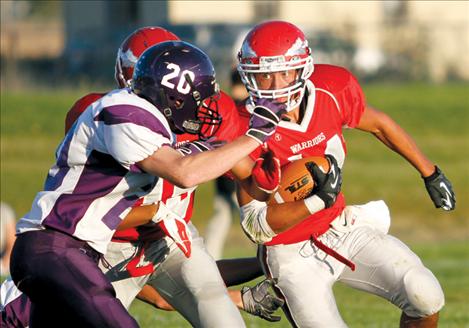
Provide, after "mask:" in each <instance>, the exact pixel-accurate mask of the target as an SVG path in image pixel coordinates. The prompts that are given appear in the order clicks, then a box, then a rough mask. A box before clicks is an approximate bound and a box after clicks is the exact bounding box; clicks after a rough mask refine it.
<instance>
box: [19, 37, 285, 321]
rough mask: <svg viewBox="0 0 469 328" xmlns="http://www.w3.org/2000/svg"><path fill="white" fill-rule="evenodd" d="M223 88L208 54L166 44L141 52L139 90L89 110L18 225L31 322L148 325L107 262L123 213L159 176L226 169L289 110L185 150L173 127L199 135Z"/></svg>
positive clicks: (172, 178)
mask: <svg viewBox="0 0 469 328" xmlns="http://www.w3.org/2000/svg"><path fill="white" fill-rule="evenodd" d="M217 93H218V89H217V83H216V81H215V73H214V69H213V65H212V64H211V62H210V60H209V59H208V57H207V56H206V55H205V54H204V53H203V52H202V51H200V50H199V49H197V48H196V47H194V46H192V45H190V44H188V43H185V42H165V43H162V44H160V45H157V46H154V47H151V48H149V49H148V50H147V51H146V52H145V53H144V54H143V55H142V56H141V57H140V59H139V61H138V62H137V65H136V69H135V72H134V76H133V85H132V88H131V89H119V90H114V91H112V92H110V93H108V94H107V95H105V96H104V97H103V98H101V99H100V100H98V101H96V102H95V103H93V104H92V105H91V106H90V107H89V108H88V109H87V110H86V111H85V112H84V113H83V114H82V115H81V116H80V117H79V119H78V120H77V122H76V123H75V125H74V126H73V127H72V129H71V130H70V132H69V133H68V134H67V135H66V137H65V138H64V139H63V141H62V142H61V144H60V145H59V147H58V149H57V152H56V159H57V160H56V163H55V165H54V166H53V167H52V168H51V169H50V170H49V174H48V176H47V179H46V182H45V186H44V190H43V191H41V192H39V193H38V194H37V196H36V198H35V200H34V202H33V205H32V208H31V211H30V212H29V213H28V214H26V215H25V216H24V217H23V218H22V219H21V220H20V221H19V223H18V226H17V233H18V238H17V240H16V242H15V246H14V249H13V254H12V264H11V273H12V278H13V280H14V282H15V284H16V285H17V286H18V288H19V289H20V290H21V291H23V292H24V293H25V294H26V295H28V296H29V297H30V299H31V302H32V305H31V315H30V326H31V327H57V326H67V327H85V326H94V327H137V326H138V325H137V323H136V321H135V320H134V319H133V318H132V317H131V316H130V315H129V314H128V313H127V311H126V309H125V308H124V307H123V305H122V304H121V303H120V302H119V301H118V300H117V299H116V298H115V294H114V290H113V288H112V286H111V284H110V283H109V281H108V280H107V279H106V278H105V276H104V274H103V273H102V272H101V270H100V269H99V268H98V265H97V263H98V261H99V259H100V258H101V256H102V254H103V253H105V251H106V248H107V245H108V243H109V241H110V238H111V236H112V234H113V232H114V231H115V229H116V227H117V226H118V225H119V223H120V221H121V219H122V218H123V217H124V216H125V215H126V214H127V213H128V212H129V210H130V207H131V206H132V204H133V203H134V202H135V201H136V200H137V199H138V198H140V197H142V196H145V195H146V194H147V193H148V192H149V191H150V190H151V189H152V186H154V185H155V184H156V183H157V181H158V178H159V177H162V178H165V179H167V180H168V181H169V182H171V183H173V184H174V185H176V186H179V187H183V188H188V187H192V186H195V185H198V184H200V183H203V182H205V181H209V180H211V179H213V178H215V177H217V176H219V175H221V174H223V173H224V172H226V171H227V170H229V169H230V168H231V167H232V166H233V165H234V164H235V163H236V162H238V161H239V160H240V159H242V158H243V157H245V156H247V155H248V154H249V153H250V152H251V151H253V150H254V149H255V148H257V147H258V145H259V144H261V143H263V142H264V141H265V140H267V139H268V138H269V137H270V135H272V133H273V132H274V131H275V128H276V126H277V124H278V122H279V116H280V115H281V114H282V113H283V111H284V106H282V105H278V104H275V103H273V102H262V103H260V104H259V106H258V107H256V109H255V110H254V114H253V119H252V120H251V124H250V129H249V130H248V131H247V132H246V134H245V135H243V136H241V137H239V138H237V139H236V140H235V141H233V142H231V143H229V144H227V145H225V146H222V147H219V148H218V149H214V150H210V151H206V152H202V153H199V154H194V155H191V156H182V155H181V153H179V152H178V151H176V150H174V149H173V148H172V147H171V146H172V145H174V142H175V140H174V135H173V133H181V132H188V133H193V134H197V133H199V131H200V128H201V126H202V122H203V121H204V120H205V119H207V117H200V116H199V112H201V111H200V109H201V108H202V107H203V106H204V100H206V99H209V98H210V97H213V96H215V95H216V94H217ZM206 112H207V111H205V113H206ZM209 112H210V111H209ZM208 119H212V118H208ZM205 148H213V147H212V146H211V145H210V144H209V143H206V144H205ZM160 219H161V217H160ZM238 316H239V313H238ZM233 320H234V321H235V323H237V322H239V326H242V325H243V322H242V319H241V317H240V316H239V318H233Z"/></svg>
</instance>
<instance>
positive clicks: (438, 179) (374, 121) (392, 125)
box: [357, 106, 456, 210]
mask: <svg viewBox="0 0 469 328" xmlns="http://www.w3.org/2000/svg"><path fill="white" fill-rule="evenodd" d="M357 128H358V129H360V130H362V131H366V132H370V133H372V134H373V135H374V136H375V137H376V138H378V139H379V140H380V141H381V142H382V143H384V144H385V145H386V146H388V147H389V148H390V149H392V150H393V151H395V152H396V153H398V154H399V155H401V156H402V157H404V158H405V159H406V160H407V161H408V162H409V163H410V164H412V166H414V167H415V168H416V169H417V170H418V171H419V172H420V175H421V176H422V178H423V179H424V182H425V186H426V188H427V191H428V193H429V195H430V197H431V199H432V201H433V203H434V204H435V206H436V207H441V208H443V209H444V210H453V209H454V207H455V203H456V200H455V195H454V192H453V190H452V186H451V183H450V182H449V180H448V179H447V178H446V177H445V176H444V174H443V173H442V172H441V170H440V169H439V168H438V167H437V166H436V165H435V164H434V163H432V162H431V161H430V160H429V159H428V158H427V157H426V156H425V155H424V154H423V152H422V151H421V150H420V149H419V148H418V146H417V144H416V143H415V141H414V140H413V139H412V138H411V137H410V135H409V134H407V132H405V131H404V129H403V128H401V127H400V126H399V125H398V124H397V123H396V122H395V121H394V120H393V119H392V118H390V117H389V116H388V115H386V114H385V113H383V112H380V111H378V110H376V109H373V108H371V107H369V106H367V107H366V108H365V111H364V113H363V115H362V117H361V119H360V122H359V124H358V125H357Z"/></svg>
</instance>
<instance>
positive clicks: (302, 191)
mask: <svg viewBox="0 0 469 328" xmlns="http://www.w3.org/2000/svg"><path fill="white" fill-rule="evenodd" d="M309 162H314V163H316V164H317V165H318V166H319V167H320V168H321V169H322V170H323V171H324V172H328V171H329V162H328V161H327V159H326V158H325V157H319V156H313V157H307V158H301V159H298V160H296V161H294V162H291V163H288V164H286V165H285V166H283V167H282V177H281V180H280V185H279V187H278V189H277V191H276V192H275V194H274V197H273V199H272V200H271V202H276V203H284V202H293V201H296V200H300V199H303V198H305V197H307V196H308V195H309V194H310V193H311V191H312V190H313V188H314V180H313V177H312V176H311V174H310V173H309V171H308V169H307V168H306V163H309Z"/></svg>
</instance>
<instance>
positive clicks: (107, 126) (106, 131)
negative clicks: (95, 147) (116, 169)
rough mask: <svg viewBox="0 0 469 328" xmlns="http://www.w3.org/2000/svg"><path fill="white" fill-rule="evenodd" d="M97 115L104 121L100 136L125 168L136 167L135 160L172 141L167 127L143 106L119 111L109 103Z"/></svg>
mask: <svg viewBox="0 0 469 328" xmlns="http://www.w3.org/2000/svg"><path fill="white" fill-rule="evenodd" d="M114 107H115V106H114ZM99 116H100V119H102V120H103V121H104V128H103V136H104V142H105V145H106V148H107V150H108V152H109V154H110V155H111V156H113V157H114V158H115V159H116V160H117V161H118V162H119V163H121V165H122V166H124V167H125V168H127V169H134V168H136V167H133V165H134V164H135V163H137V162H139V161H141V160H144V159H145V158H147V157H148V156H150V155H152V154H153V153H154V152H155V151H156V150H158V149H159V148H161V147H162V146H163V145H171V144H172V143H173V140H172V134H171V132H170V131H169V128H168V127H166V126H165V124H163V122H162V121H160V119H159V118H158V117H156V116H154V115H153V114H152V113H150V112H148V111H146V110H144V109H142V108H138V107H133V106H125V108H124V110H122V109H120V108H113V107H112V106H111V107H108V108H104V109H103V111H102V112H101V113H100V114H99Z"/></svg>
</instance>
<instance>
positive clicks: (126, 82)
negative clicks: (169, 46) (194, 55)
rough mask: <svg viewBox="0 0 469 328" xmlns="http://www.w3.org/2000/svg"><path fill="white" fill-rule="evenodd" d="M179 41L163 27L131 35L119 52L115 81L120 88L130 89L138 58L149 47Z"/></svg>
mask: <svg viewBox="0 0 469 328" xmlns="http://www.w3.org/2000/svg"><path fill="white" fill-rule="evenodd" d="M174 40H179V38H178V37H177V36H176V35H174V34H173V33H171V32H170V31H168V30H166V29H164V28H162V27H155V26H149V27H142V28H139V29H138V30H136V31H135V32H133V33H132V34H130V35H129V36H128V37H127V38H126V39H125V40H124V42H122V44H121V46H120V47H119V50H118V51H117V58H116V68H115V79H116V82H117V84H118V85H119V87H120V88H125V87H130V81H131V80H132V74H133V73H134V66H135V63H136V62H137V59H138V57H140V55H141V54H142V53H143V52H144V51H145V50H146V49H147V48H149V47H151V46H153V45H155V44H157V43H160V42H165V41H174Z"/></svg>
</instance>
